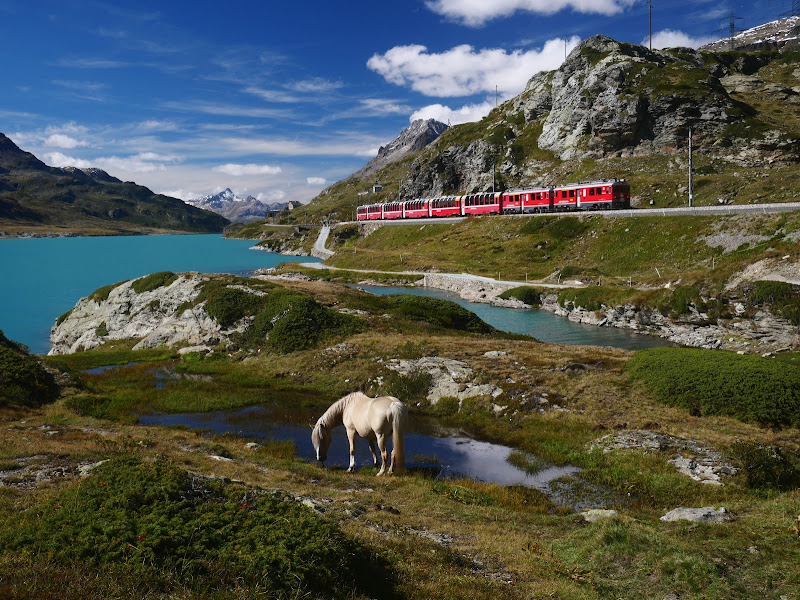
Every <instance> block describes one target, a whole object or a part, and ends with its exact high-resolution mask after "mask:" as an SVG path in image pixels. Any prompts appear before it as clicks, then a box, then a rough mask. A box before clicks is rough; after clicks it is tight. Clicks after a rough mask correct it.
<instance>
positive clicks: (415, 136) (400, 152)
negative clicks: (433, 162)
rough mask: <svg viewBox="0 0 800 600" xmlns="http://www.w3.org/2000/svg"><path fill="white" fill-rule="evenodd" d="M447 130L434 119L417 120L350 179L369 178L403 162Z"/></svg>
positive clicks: (446, 127)
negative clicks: (388, 166) (398, 162)
mask: <svg viewBox="0 0 800 600" xmlns="http://www.w3.org/2000/svg"><path fill="white" fill-rule="evenodd" d="M447 129H448V126H447V125H445V124H444V123H442V122H440V121H437V120H436V119H428V120H423V119H417V120H416V121H414V122H413V123H411V125H409V126H408V127H406V128H405V129H404V130H403V131H402V132H401V133H400V135H398V136H397V137H396V138H395V139H394V140H392V141H391V142H390V143H388V144H386V146H381V147H380V149H379V150H378V155H377V156H376V157H375V158H373V159H372V160H371V161H369V162H368V163H367V164H366V165H364V167H363V168H362V169H361V170H359V171H357V172H356V173H354V174H353V175H351V177H361V178H363V177H371V176H373V175H375V174H376V173H377V172H378V171H380V170H381V169H382V168H384V167H386V166H387V165H390V164H391V163H394V162H397V161H400V160H403V159H404V158H405V157H407V156H409V155H411V154H414V153H415V152H418V151H420V150H422V149H423V148H424V147H425V146H427V145H428V144H430V143H432V142H433V141H435V140H436V139H437V138H438V137H439V136H440V135H442V133H444V132H445V131H446V130H447Z"/></svg>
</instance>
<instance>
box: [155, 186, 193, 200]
mask: <svg viewBox="0 0 800 600" xmlns="http://www.w3.org/2000/svg"><path fill="white" fill-rule="evenodd" d="M158 193H159V194H163V195H164V196H170V197H171V198H178V199H179V200H183V201H184V202H186V201H188V200H197V199H198V198H202V196H201V195H200V194H195V193H194V192H190V191H187V190H184V189H183V188H181V189H178V190H164V191H162V192H158Z"/></svg>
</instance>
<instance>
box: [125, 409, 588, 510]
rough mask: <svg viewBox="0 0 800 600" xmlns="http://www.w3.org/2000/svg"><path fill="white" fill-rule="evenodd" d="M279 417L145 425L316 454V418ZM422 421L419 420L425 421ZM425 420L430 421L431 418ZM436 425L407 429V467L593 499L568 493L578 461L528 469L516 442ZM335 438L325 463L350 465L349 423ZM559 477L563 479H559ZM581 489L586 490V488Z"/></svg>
mask: <svg viewBox="0 0 800 600" xmlns="http://www.w3.org/2000/svg"><path fill="white" fill-rule="evenodd" d="M276 418H278V417H277V415H273V414H272V413H271V411H270V410H269V409H268V408H266V407H249V408H245V409H243V410H238V411H220V412H208V413H182V414H152V415H146V416H141V417H140V418H139V422H140V423H142V424H144V425H167V426H170V425H171V426H184V427H188V428H190V429H201V430H207V431H209V432H213V433H215V434H219V435H222V434H226V433H230V434H235V435H239V436H242V437H245V438H254V439H272V440H277V441H292V442H294V444H295V448H296V453H297V456H299V457H301V458H303V459H304V460H307V461H309V462H311V461H314V460H315V454H314V448H313V446H312V445H311V422H312V419H310V418H308V419H307V421H308V422H303V423H297V422H294V423H287V422H280V423H276V422H274V421H275V419H276ZM421 424H422V423H420V425H421ZM426 425H430V423H427V424H426ZM423 429H424V430H426V431H430V429H431V427H430V426H427V427H417V426H416V425H414V424H413V423H412V430H411V431H408V432H407V433H406V437H405V455H406V468H420V469H432V470H434V471H435V472H437V474H438V476H439V477H442V478H455V477H466V478H469V479H475V480H478V481H483V482H487V483H497V484H500V485H524V486H527V487H531V488H535V489H537V490H540V491H542V492H544V493H545V494H547V495H548V496H549V497H550V499H551V500H553V501H554V502H556V503H558V504H561V505H567V506H571V507H574V508H583V507H584V506H591V505H594V503H593V502H586V501H585V499H584V500H581V499H578V498H575V497H574V494H571V493H565V492H566V490H565V488H571V487H572V486H570V485H569V484H567V483H566V481H569V480H574V479H575V478H574V475H575V474H576V473H578V472H579V471H581V469H580V468H578V467H574V466H560V467H559V466H553V465H548V464H546V463H544V462H543V461H541V460H538V461H537V463H538V464H540V465H541V468H539V469H538V470H536V471H535V472H529V471H526V470H524V469H522V468H519V467H517V466H515V465H513V464H511V463H510V462H509V461H508V458H509V455H511V453H512V452H514V449H513V448H510V447H508V446H503V445H501V444H492V443H489V442H482V441H478V440H474V439H471V438H469V437H465V436H464V435H463V434H461V435H452V436H450V435H448V436H439V435H432V434H430V433H424V432H423V431H421V430H423ZM333 434H334V435H333V443H332V444H331V448H330V450H329V452H328V460H327V461H326V463H325V465H326V467H330V466H336V467H339V468H346V467H347V465H348V464H349V445H348V442H347V436H346V435H345V430H344V427H341V426H340V427H337V428H336V429H334V430H333ZM365 466H372V456H371V455H370V452H369V447H368V445H367V441H366V440H364V439H362V438H357V440H356V468H357V469H358V468H361V467H365ZM559 480H563V482H562V483H561V484H559ZM581 495H582V494H581Z"/></svg>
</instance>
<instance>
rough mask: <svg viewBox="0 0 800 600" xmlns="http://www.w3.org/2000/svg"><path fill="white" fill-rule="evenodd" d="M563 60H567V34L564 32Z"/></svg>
mask: <svg viewBox="0 0 800 600" xmlns="http://www.w3.org/2000/svg"><path fill="white" fill-rule="evenodd" d="M564 60H567V34H566V33H565V34H564Z"/></svg>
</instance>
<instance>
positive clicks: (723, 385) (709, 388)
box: [627, 348, 800, 427]
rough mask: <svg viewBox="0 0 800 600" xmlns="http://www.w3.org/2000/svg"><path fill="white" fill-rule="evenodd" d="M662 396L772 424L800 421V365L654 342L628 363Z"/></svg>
mask: <svg viewBox="0 0 800 600" xmlns="http://www.w3.org/2000/svg"><path fill="white" fill-rule="evenodd" d="M627 369H628V372H629V374H630V376H631V377H632V378H633V379H634V380H638V381H642V382H643V383H644V384H645V385H646V386H647V387H648V388H649V389H650V390H651V391H652V392H653V393H654V394H655V396H656V398H657V399H658V400H660V401H661V402H664V403H665V404H669V405H671V406H679V407H681V408H685V409H687V410H691V411H694V412H698V413H699V414H701V415H722V416H729V417H734V418H736V419H739V420H741V421H746V422H749V423H757V424H759V425H766V426H771V427H778V426H784V425H790V426H795V427H797V426H800V369H798V368H796V367H794V366H787V365H786V364H785V363H779V362H776V361H774V360H771V359H767V358H762V357H760V356H750V355H744V356H740V355H738V354H733V353H730V352H722V351H717V350H699V349H690V348H653V349H648V350H640V351H638V352H637V353H636V354H634V356H633V358H631V360H630V361H628V363H627Z"/></svg>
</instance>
